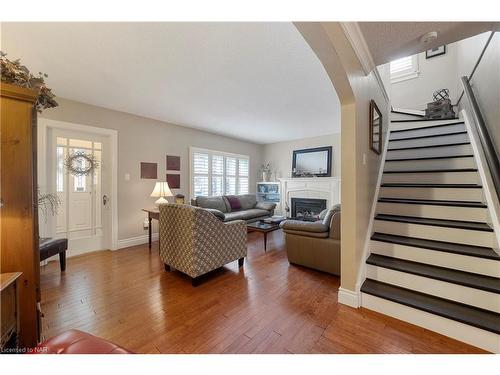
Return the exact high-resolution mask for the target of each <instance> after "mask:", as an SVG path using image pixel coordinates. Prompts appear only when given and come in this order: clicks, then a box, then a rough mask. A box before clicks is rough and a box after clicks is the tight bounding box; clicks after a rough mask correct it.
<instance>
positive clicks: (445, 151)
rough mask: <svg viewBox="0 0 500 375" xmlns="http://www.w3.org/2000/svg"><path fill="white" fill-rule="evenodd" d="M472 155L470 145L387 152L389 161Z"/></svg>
mask: <svg viewBox="0 0 500 375" xmlns="http://www.w3.org/2000/svg"><path fill="white" fill-rule="evenodd" d="M455 155H472V148H471V145H470V144H467V145H458V146H443V147H431V148H417V149H412V150H395V151H389V150H388V151H387V160H391V159H406V158H426V157H437V156H455Z"/></svg>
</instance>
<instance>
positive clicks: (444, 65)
mask: <svg viewBox="0 0 500 375" xmlns="http://www.w3.org/2000/svg"><path fill="white" fill-rule="evenodd" d="M417 56H418V69H419V75H418V77H417V78H412V79H408V80H405V81H401V82H396V83H393V84H392V85H390V86H391V89H390V95H391V104H392V106H393V107H394V108H405V109H418V110H424V109H425V108H426V104H427V103H429V102H432V93H433V92H434V91H436V90H438V89H449V90H450V98H451V100H452V103H455V102H456V100H457V99H458V96H459V95H460V91H458V88H457V77H458V74H457V47H456V44H455V43H453V44H448V45H447V46H446V54H444V55H441V56H435V57H432V58H430V59H426V58H425V52H423V53H419V54H418V55H417Z"/></svg>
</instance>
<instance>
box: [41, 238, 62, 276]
mask: <svg viewBox="0 0 500 375" xmlns="http://www.w3.org/2000/svg"><path fill="white" fill-rule="evenodd" d="M39 249H40V261H42V260H45V259H48V258H50V257H52V256H54V255H57V254H59V266H60V267H61V271H64V270H65V269H66V250H68V239H67V238H40V245H39Z"/></svg>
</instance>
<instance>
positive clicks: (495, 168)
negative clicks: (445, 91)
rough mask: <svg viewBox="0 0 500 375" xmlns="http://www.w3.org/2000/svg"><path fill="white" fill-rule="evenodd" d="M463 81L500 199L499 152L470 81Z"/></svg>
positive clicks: (466, 79) (463, 79)
mask: <svg viewBox="0 0 500 375" xmlns="http://www.w3.org/2000/svg"><path fill="white" fill-rule="evenodd" d="M461 81H462V86H463V88H464V93H465V96H466V97H467V99H468V101H469V103H470V105H471V109H472V112H473V116H474V124H475V126H476V130H477V133H478V135H479V140H480V142H481V145H482V147H483V151H484V155H485V158H486V162H487V164H488V167H489V169H490V174H491V178H492V180H493V184H494V186H495V191H496V194H497V197H499V198H500V159H499V154H498V150H497V149H496V148H495V144H494V143H493V140H492V138H491V135H490V134H489V132H488V127H487V126H486V123H485V121H484V118H483V115H482V114H481V110H480V109H479V105H478V103H477V100H476V97H475V95H474V92H473V91H472V87H471V85H470V83H469V79H468V78H467V77H466V76H464V77H462V78H461Z"/></svg>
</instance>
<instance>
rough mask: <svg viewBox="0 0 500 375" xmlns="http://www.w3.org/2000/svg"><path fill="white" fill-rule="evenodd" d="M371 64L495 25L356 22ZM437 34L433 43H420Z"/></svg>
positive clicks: (420, 50)
mask: <svg viewBox="0 0 500 375" xmlns="http://www.w3.org/2000/svg"><path fill="white" fill-rule="evenodd" d="M358 25H359V27H360V29H361V32H362V33H363V37H364V38H365V41H366V44H367V46H368V49H369V50H370V53H371V55H372V57H373V61H374V62H375V65H381V64H385V63H388V62H390V61H392V60H395V59H398V58H400V57H405V56H410V55H414V54H417V53H420V52H423V51H425V50H427V49H431V48H434V47H438V46H442V45H443V44H449V43H453V42H456V41H459V40H462V39H465V38H468V37H471V36H474V35H477V34H480V33H483V32H485V31H488V30H493V29H498V27H499V23H498V22H358ZM429 31H437V32H438V38H437V40H436V41H435V42H433V43H429V44H425V45H424V44H423V43H422V42H420V37H421V36H422V35H424V34H426V33H428V32H429Z"/></svg>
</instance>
